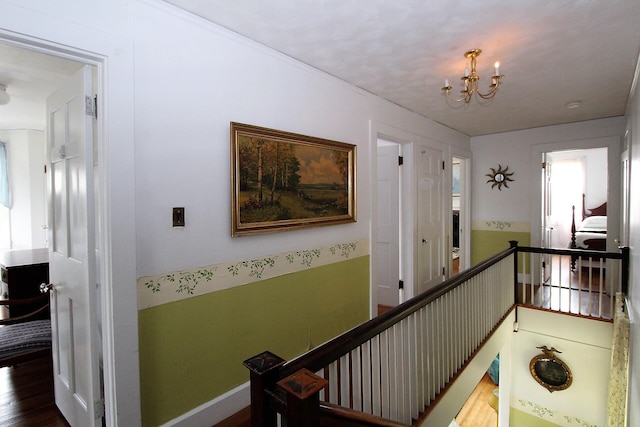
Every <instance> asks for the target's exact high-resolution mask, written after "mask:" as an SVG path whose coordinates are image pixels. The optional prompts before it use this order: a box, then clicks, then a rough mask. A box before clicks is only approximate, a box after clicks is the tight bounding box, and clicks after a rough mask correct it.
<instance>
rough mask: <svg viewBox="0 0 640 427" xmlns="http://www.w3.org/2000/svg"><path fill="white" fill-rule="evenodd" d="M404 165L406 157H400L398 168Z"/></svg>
mask: <svg viewBox="0 0 640 427" xmlns="http://www.w3.org/2000/svg"><path fill="white" fill-rule="evenodd" d="M403 164H404V157H402V156H398V166H402V165H403Z"/></svg>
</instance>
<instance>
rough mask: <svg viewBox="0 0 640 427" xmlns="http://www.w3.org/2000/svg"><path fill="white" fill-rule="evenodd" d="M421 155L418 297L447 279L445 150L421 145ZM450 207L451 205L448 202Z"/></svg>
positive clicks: (418, 213)
mask: <svg viewBox="0 0 640 427" xmlns="http://www.w3.org/2000/svg"><path fill="white" fill-rule="evenodd" d="M418 151H419V153H418V155H417V159H416V162H417V180H418V205H417V217H418V229H417V237H418V241H417V248H418V250H417V259H416V265H417V271H418V280H417V288H418V289H417V292H416V295H417V294H420V293H422V292H425V291H427V290H429V289H431V288H433V287H434V286H435V285H437V284H438V283H440V282H442V281H443V280H444V274H445V272H444V270H445V265H446V263H445V258H444V248H445V239H444V236H445V228H444V223H445V221H444V214H443V213H444V206H445V204H444V201H443V194H444V191H443V186H444V180H443V177H444V159H445V156H444V151H442V150H438V149H436V148H434V147H429V146H426V145H420V146H419V147H418ZM447 206H449V204H448V203H447Z"/></svg>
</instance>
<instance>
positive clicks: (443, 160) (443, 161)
mask: <svg viewBox="0 0 640 427" xmlns="http://www.w3.org/2000/svg"><path fill="white" fill-rule="evenodd" d="M442 170H444V160H443V161H442Z"/></svg>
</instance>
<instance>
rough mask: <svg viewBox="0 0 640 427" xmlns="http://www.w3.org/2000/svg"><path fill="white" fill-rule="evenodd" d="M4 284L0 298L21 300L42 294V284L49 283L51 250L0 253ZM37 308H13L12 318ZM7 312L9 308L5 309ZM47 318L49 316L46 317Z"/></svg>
mask: <svg viewBox="0 0 640 427" xmlns="http://www.w3.org/2000/svg"><path fill="white" fill-rule="evenodd" d="M0 268H1V269H2V282H1V286H2V288H1V292H0V298H2V299H21V298H30V297H35V296H37V295H39V294H40V284H41V283H49V249H47V248H42V249H24V250H10V251H2V252H0ZM35 308H37V306H36V307H32V306H30V305H20V306H15V307H12V308H11V309H10V310H11V311H10V312H9V313H6V314H10V315H11V317H15V316H20V315H22V314H26V313H29V312H30V311H32V310H34V309H35ZM4 309H5V310H9V308H7V307H4ZM46 317H47V318H48V317H49V316H46Z"/></svg>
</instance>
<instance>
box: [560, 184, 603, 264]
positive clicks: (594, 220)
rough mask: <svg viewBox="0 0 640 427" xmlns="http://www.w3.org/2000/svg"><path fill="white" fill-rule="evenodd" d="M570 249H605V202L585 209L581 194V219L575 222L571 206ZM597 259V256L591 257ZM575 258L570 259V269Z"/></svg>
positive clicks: (583, 196) (573, 208)
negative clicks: (577, 222)
mask: <svg viewBox="0 0 640 427" xmlns="http://www.w3.org/2000/svg"><path fill="white" fill-rule="evenodd" d="M569 247H570V248H571V249H585V250H590V251H606V250H607V202H604V203H602V204H601V205H599V206H597V207H595V208H591V209H587V208H586V207H585V195H584V194H583V195H582V221H580V223H579V224H576V208H575V206H573V207H572V218H571V242H570V244H569ZM593 259H597V258H593ZM576 260H577V259H576V258H572V260H571V270H574V269H575V263H576Z"/></svg>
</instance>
